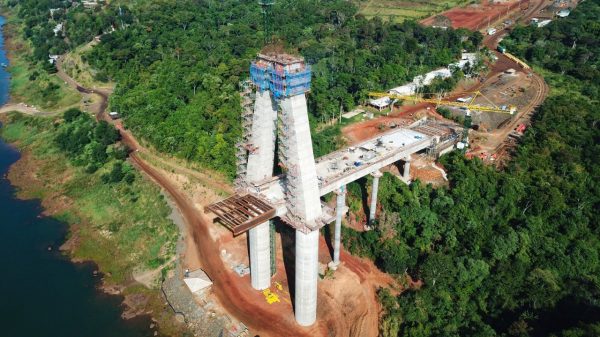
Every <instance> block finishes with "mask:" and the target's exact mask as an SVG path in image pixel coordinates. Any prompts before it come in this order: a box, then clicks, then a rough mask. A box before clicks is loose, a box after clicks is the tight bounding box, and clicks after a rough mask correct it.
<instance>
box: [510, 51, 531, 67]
mask: <svg viewBox="0 0 600 337" xmlns="http://www.w3.org/2000/svg"><path fill="white" fill-rule="evenodd" d="M503 54H504V55H505V56H506V57H508V58H509V59H511V60H513V61H514V62H515V63H517V64H518V65H520V66H521V67H523V69H531V68H530V67H529V65H528V64H527V63H525V62H523V61H521V60H520V59H519V58H518V57H516V56H515V55H513V54H511V53H509V52H504V53H503Z"/></svg>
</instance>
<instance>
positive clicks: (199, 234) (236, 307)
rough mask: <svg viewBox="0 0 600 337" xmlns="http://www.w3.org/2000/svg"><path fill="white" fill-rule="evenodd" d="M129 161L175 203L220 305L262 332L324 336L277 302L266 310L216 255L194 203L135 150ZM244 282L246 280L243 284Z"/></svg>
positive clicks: (216, 247) (308, 336)
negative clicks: (280, 306)
mask: <svg viewBox="0 0 600 337" xmlns="http://www.w3.org/2000/svg"><path fill="white" fill-rule="evenodd" d="M131 160H132V162H133V163H134V164H135V165H136V166H137V167H138V168H139V169H140V170H141V171H142V172H144V173H146V174H147V175H148V176H150V177H151V178H152V179H153V180H154V181H155V182H156V183H157V184H158V185H160V186H161V187H162V188H164V189H165V191H167V192H168V193H169V195H171V197H172V198H173V201H174V202H175V203H176V204H177V207H178V208H179V210H180V211H181V214H182V215H183V217H184V219H185V220H186V221H187V222H188V225H189V229H191V230H192V233H191V234H192V235H193V238H194V241H195V243H196V246H197V247H198V253H199V255H200V258H201V260H202V266H203V267H204V270H205V271H206V273H207V274H208V275H209V277H210V278H211V279H212V280H213V283H214V285H213V287H212V289H213V292H214V293H215V295H216V296H217V298H218V299H219V302H220V303H221V305H222V306H223V307H224V308H225V309H226V310H227V311H228V312H229V313H230V314H232V315H233V316H235V317H236V318H237V319H239V320H241V321H242V322H244V324H246V325H248V326H249V327H250V328H251V329H252V331H253V332H255V333H260V334H261V336H307V337H312V336H323V335H325V334H326V333H325V331H323V329H321V328H320V327H321V326H320V324H315V325H314V326H312V327H310V328H302V327H300V326H298V325H297V324H296V322H295V321H294V318H293V316H292V315H291V313H290V315H282V313H281V312H280V310H278V308H277V307H276V306H272V309H273V310H269V311H267V310H265V306H264V305H257V303H262V302H264V301H265V300H264V298H262V296H259V293H258V292H257V291H255V290H253V289H252V288H251V287H250V285H249V284H248V282H239V281H237V282H236V281H235V280H234V278H236V277H237V276H236V275H234V274H233V273H232V272H230V271H229V268H227V267H226V266H225V265H224V264H223V261H222V260H221V257H220V255H219V252H220V250H219V247H218V245H217V243H216V242H214V241H213V239H212V238H211V236H210V234H209V231H208V224H207V223H206V221H205V220H204V219H203V218H202V217H201V216H200V215H199V214H198V212H197V210H196V209H195V208H194V205H193V204H192V203H191V202H190V200H188V198H186V197H185V196H184V195H183V194H182V193H180V192H179V191H178V190H177V188H176V187H175V186H173V185H172V184H171V183H170V182H169V181H168V179H165V178H164V177H163V176H162V175H161V174H160V173H159V172H158V171H157V170H155V169H154V168H153V167H151V166H150V165H148V164H146V163H145V162H144V161H142V160H141V159H140V158H139V157H138V156H137V155H136V154H135V153H133V154H132V155H131ZM243 284H246V286H245V287H244V286H243Z"/></svg>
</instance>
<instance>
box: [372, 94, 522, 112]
mask: <svg viewBox="0 0 600 337" xmlns="http://www.w3.org/2000/svg"><path fill="white" fill-rule="evenodd" d="M471 94H473V96H472V97H470V98H469V99H466V100H465V101H464V102H460V101H450V100H447V99H443V98H441V97H439V98H425V97H423V96H420V95H398V94H391V93H386V92H370V93H369V96H370V97H377V98H382V97H387V98H389V99H390V100H401V101H411V102H417V103H432V104H436V105H447V106H455V107H459V108H463V109H466V110H467V112H469V111H471V110H477V111H485V112H499V113H507V114H511V115H512V114H514V113H515V111H516V110H517V109H516V107H515V106H508V107H504V106H503V107H498V106H497V105H496V104H494V103H493V102H492V101H491V100H489V99H488V98H487V97H485V96H484V95H483V94H482V93H481V92H480V91H475V92H473V93H471ZM477 97H483V98H485V99H486V100H487V101H488V102H489V103H490V106H487V105H478V104H475V99H476V98H477Z"/></svg>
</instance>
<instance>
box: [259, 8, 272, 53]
mask: <svg viewBox="0 0 600 337" xmlns="http://www.w3.org/2000/svg"><path fill="white" fill-rule="evenodd" d="M274 4H275V0H258V5H259V6H260V7H261V12H262V15H263V25H264V30H265V43H269V42H271V8H272V7H273V5H274Z"/></svg>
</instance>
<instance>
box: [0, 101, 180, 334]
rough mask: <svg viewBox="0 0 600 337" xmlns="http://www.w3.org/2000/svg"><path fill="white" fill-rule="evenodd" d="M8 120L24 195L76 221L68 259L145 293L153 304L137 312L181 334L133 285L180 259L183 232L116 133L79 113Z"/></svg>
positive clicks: (3, 132)
mask: <svg viewBox="0 0 600 337" xmlns="http://www.w3.org/2000/svg"><path fill="white" fill-rule="evenodd" d="M3 121H4V122H5V123H4V125H3V127H2V128H1V129H0V136H1V137H2V138H3V139H5V140H6V141H7V142H11V143H13V144H16V145H17V147H18V148H19V149H20V150H21V152H23V153H24V158H25V159H23V160H24V161H25V163H24V165H26V166H27V167H26V168H24V170H20V169H19V168H17V170H18V172H15V173H14V175H15V177H17V179H16V180H17V181H16V182H17V185H18V187H19V188H20V190H19V195H20V197H23V198H39V199H41V200H42V201H43V203H44V205H45V206H46V207H48V212H49V213H50V214H52V215H53V216H55V217H56V218H58V219H60V220H64V221H65V222H67V223H70V224H72V228H71V231H70V238H69V241H68V244H67V246H68V247H69V248H68V249H69V254H70V255H71V256H72V258H74V259H75V260H92V261H94V262H95V263H96V264H97V265H98V267H99V269H100V270H101V271H102V272H103V273H104V279H105V283H106V285H108V286H112V285H129V286H124V287H123V293H124V294H125V295H127V294H134V293H135V294H144V296H145V297H146V298H147V299H148V301H146V302H143V303H141V304H138V305H140V306H141V307H135V308H133V310H141V311H142V312H146V311H148V310H150V311H151V312H153V316H154V317H155V318H157V319H159V321H160V322H161V328H164V329H165V330H166V331H169V329H177V328H175V327H173V326H172V324H173V323H172V321H171V320H169V319H165V320H162V319H161V318H162V317H163V316H164V317H165V318H167V317H169V316H168V313H166V312H165V311H164V310H163V308H162V307H163V305H162V304H163V303H162V302H163V300H162V299H161V298H160V296H159V294H158V293H156V292H153V291H149V290H145V289H144V288H143V287H140V286H136V285H132V283H131V282H130V279H131V275H132V273H133V271H134V270H146V269H155V268H158V267H161V266H162V265H163V264H164V263H165V262H166V261H168V260H169V259H170V258H171V257H172V256H173V255H174V253H175V244H176V241H177V237H178V231H177V227H176V226H175V225H174V224H173V223H172V221H171V220H169V219H168V218H167V217H168V215H169V214H170V208H169V207H168V206H167V204H166V202H165V200H163V197H162V195H161V194H160V191H159V189H158V188H157V187H155V186H154V185H153V184H152V183H151V182H149V181H147V180H145V179H142V178H141V176H140V175H139V173H137V172H136V171H135V170H134V169H133V167H132V166H131V165H130V164H128V163H127V162H125V161H124V159H125V158H126V156H127V151H126V149H125V148H124V147H122V146H121V145H120V144H119V141H118V132H117V131H116V130H115V129H114V128H113V127H112V126H110V125H109V124H107V123H105V122H101V123H97V122H96V121H94V120H93V119H92V118H91V117H90V116H89V115H87V114H84V113H82V112H81V111H79V110H77V109H71V110H68V111H67V112H65V114H64V118H60V117H54V118H48V117H31V116H25V115H22V114H20V113H10V114H9V115H8V116H4V117H3ZM16 165H17V166H18V165H20V164H16ZM23 175H24V176H26V177H25V180H24V182H25V184H24V185H20V184H19V179H21V178H19V177H20V176H23ZM116 257H118V258H116Z"/></svg>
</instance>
